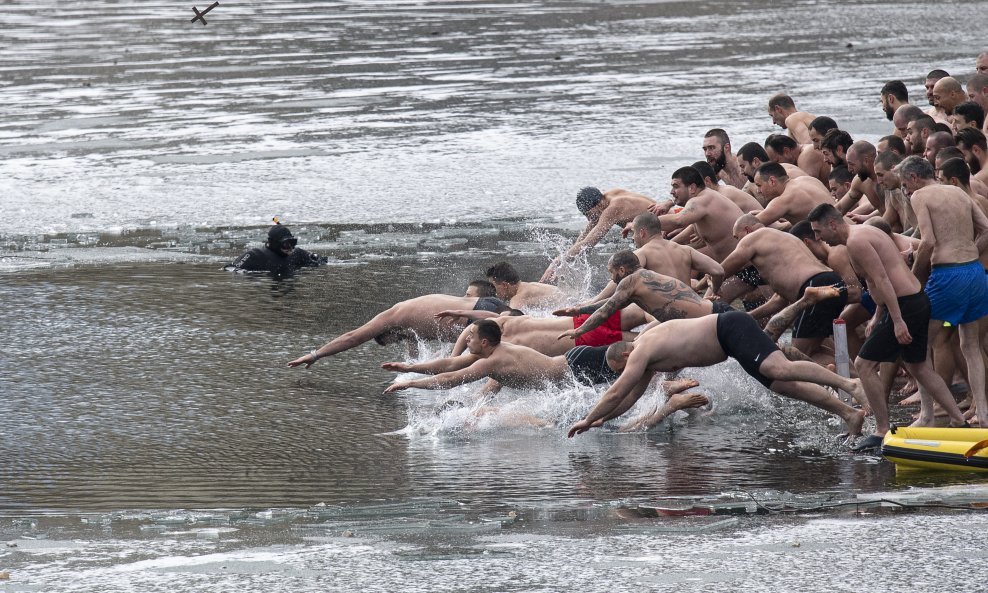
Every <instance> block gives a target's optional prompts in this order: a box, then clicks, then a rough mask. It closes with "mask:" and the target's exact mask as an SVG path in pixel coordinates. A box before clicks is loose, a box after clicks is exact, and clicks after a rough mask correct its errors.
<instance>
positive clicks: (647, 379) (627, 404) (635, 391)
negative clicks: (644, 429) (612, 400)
mask: <svg viewBox="0 0 988 593" xmlns="http://www.w3.org/2000/svg"><path fill="white" fill-rule="evenodd" d="M653 377H655V372H654V371H649V370H646V371H645V374H644V375H642V378H641V379H639V380H638V383H636V384H635V386H634V388H632V390H631V391H629V392H628V395H626V396H624V399H623V400H621V402H620V403H619V404H618V405H617V407H615V408H614V409H613V410H611V411H610V412H609V413H608V414H607V416H606V417H605V418H604V422H607V421H608V420H612V419H614V418H617V417H618V416H621V415H622V414H624V413H625V412H627V411H628V410H630V409H631V407H632V406H634V405H635V403H636V402H637V401H638V400H640V399H641V397H642V395H644V394H645V390H646V389H648V386H649V384H651V383H652V378H653Z"/></svg>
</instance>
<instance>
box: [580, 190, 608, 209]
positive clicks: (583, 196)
mask: <svg viewBox="0 0 988 593" xmlns="http://www.w3.org/2000/svg"><path fill="white" fill-rule="evenodd" d="M603 199H604V194H602V193H600V190H599V189H597V188H596V187H585V188H583V189H581V190H580V191H579V193H577V194H576V207H577V208H578V209H579V210H580V213H581V214H584V215H585V214H586V213H587V212H590V210H591V209H592V208H593V207H594V206H596V205H597V204H599V203H600V201H601V200H603Z"/></svg>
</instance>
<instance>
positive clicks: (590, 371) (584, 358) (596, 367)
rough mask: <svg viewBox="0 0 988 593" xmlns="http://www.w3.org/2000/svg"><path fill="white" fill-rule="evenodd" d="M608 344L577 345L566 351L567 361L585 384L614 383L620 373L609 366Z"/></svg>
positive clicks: (574, 374)
mask: <svg viewBox="0 0 988 593" xmlns="http://www.w3.org/2000/svg"><path fill="white" fill-rule="evenodd" d="M607 348H608V346H577V347H576V348H571V349H569V350H567V351H566V363H567V364H569V368H570V370H571V371H573V376H574V377H576V380H577V381H579V382H580V383H583V384H584V385H596V384H598V383H613V382H614V381H616V380H617V378H618V374H617V373H616V372H614V370H613V369H611V367H609V366H607Z"/></svg>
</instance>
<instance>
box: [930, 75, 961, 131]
mask: <svg viewBox="0 0 988 593" xmlns="http://www.w3.org/2000/svg"><path fill="white" fill-rule="evenodd" d="M933 100H934V101H935V102H936V104H937V106H938V107H939V108H940V110H941V111H943V112H944V114H946V115H947V116H948V118H949V116H950V115H951V114H953V113H954V107H956V106H957V105H959V104H960V103H963V102H964V101H965V100H967V95H966V94H965V93H964V89H963V88H962V87H961V83H959V82H957V79H956V78H954V77H953V76H946V77H944V78H941V79H940V80H938V81H937V82H936V84H934V85H933ZM948 121H949V120H948Z"/></svg>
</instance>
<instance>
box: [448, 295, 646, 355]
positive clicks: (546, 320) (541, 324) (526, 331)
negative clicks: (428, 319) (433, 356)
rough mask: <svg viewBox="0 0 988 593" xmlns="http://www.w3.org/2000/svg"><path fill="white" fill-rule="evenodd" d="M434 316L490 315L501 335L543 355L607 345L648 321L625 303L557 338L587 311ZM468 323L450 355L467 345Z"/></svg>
mask: <svg viewBox="0 0 988 593" xmlns="http://www.w3.org/2000/svg"><path fill="white" fill-rule="evenodd" d="M437 317H460V318H464V319H468V320H470V321H477V320H480V319H491V320H493V321H494V323H497V324H498V326H500V327H501V339H502V340H504V341H505V342H511V343H512V344H517V345H518V346H527V347H528V348H531V349H533V350H537V351H539V352H541V353H542V354H545V355H546V356H559V355H561V354H565V353H566V352H567V351H569V350H572V349H573V348H575V347H577V346H610V345H611V344H613V343H615V342H620V341H622V340H624V341H630V340H634V339H635V337H636V335H635V334H633V333H631V330H632V329H634V328H636V327H638V326H640V325H645V324H646V323H648V321H649V320H648V319H647V318H646V316H645V313H644V311H642V310H641V309H640V308H639V307H628V308H627V309H625V310H623V311H618V312H616V313H615V314H614V315H612V316H611V317H610V318H608V319H607V320H606V321H605V322H604V323H603V324H602V325H601V326H600V327H597V328H595V329H593V330H592V331H588V332H587V333H586V334H584V335H582V336H581V337H580V338H579V339H569V340H559V339H558V338H559V334H560V332H564V331H567V330H571V329H573V328H575V327H579V326H581V325H583V324H584V323H586V321H587V319H588V318H589V317H590V314H589V313H587V314H583V315H577V316H575V317H573V318H572V319H563V318H560V317H530V316H528V315H509V314H507V313H502V314H500V315H498V314H494V313H490V312H487V311H471V310H462V311H458V310H451V311H441V312H440V313H438V314H437ZM470 327H472V326H469V327H467V328H465V329H464V330H463V331H462V332H461V333H460V337H459V338H457V340H456V344H454V345H453V352H452V356H459V355H460V354H462V353H463V352H464V351H465V350H466V349H467V335H468V333H469V331H470Z"/></svg>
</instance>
